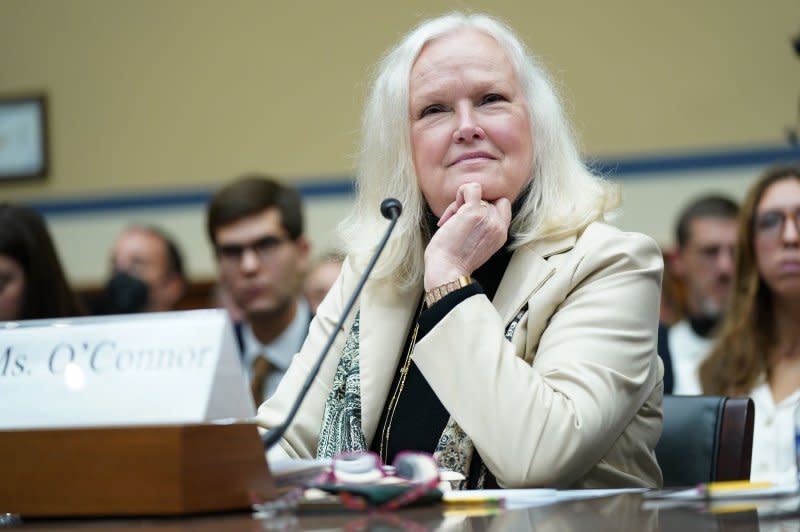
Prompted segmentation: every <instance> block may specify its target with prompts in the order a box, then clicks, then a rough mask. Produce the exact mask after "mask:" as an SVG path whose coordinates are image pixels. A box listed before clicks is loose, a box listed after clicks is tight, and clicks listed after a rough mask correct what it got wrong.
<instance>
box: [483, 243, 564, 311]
mask: <svg viewBox="0 0 800 532" xmlns="http://www.w3.org/2000/svg"><path fill="white" fill-rule="evenodd" d="M574 245H575V236H574V235H571V236H568V237H565V238H560V239H555V240H544V241H538V242H534V243H532V244H529V245H525V246H522V247H520V248H518V249H516V250H515V251H514V254H513V255H512V256H511V261H510V262H509V263H508V267H507V268H506V273H505V275H503V280H502V281H501V282H500V286H498V288H497V293H496V294H495V296H494V299H493V300H492V303H493V304H494V306H495V308H497V311H498V312H499V313H500V317H501V318H502V319H503V323H506V324H507V323H509V322H510V321H511V320H512V319H513V318H514V316H515V315H516V313H517V312H519V310H520V309H521V308H522V306H523V305H524V304H525V302H526V301H528V300H529V299H530V298H531V296H532V295H533V294H534V293H535V292H536V291H537V290H539V288H541V287H542V285H544V283H545V282H546V281H547V280H548V279H549V278H550V277H551V276H552V275H553V274H554V273H555V271H556V269H555V267H554V266H553V265H552V264H550V263H549V262H548V261H547V260H546V259H547V258H548V257H550V256H551V255H555V254H556V253H562V252H564V251H566V250H568V249H570V248H572V246H574Z"/></svg>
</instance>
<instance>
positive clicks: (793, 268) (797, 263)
mask: <svg viewBox="0 0 800 532" xmlns="http://www.w3.org/2000/svg"><path fill="white" fill-rule="evenodd" d="M780 271H781V273H800V260H785V261H782V262H781V267H780Z"/></svg>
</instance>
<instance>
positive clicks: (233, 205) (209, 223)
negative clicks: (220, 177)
mask: <svg viewBox="0 0 800 532" xmlns="http://www.w3.org/2000/svg"><path fill="white" fill-rule="evenodd" d="M270 208H275V209H278V211H279V212H280V214H281V225H283V228H284V229H286V232H288V233H289V237H290V238H291V239H292V240H297V239H298V238H299V237H300V236H301V235H302V234H303V205H302V202H301V200H300V194H299V193H298V192H297V191H296V190H295V189H293V188H291V187H288V186H286V185H284V184H282V183H280V182H279V181H277V180H276V179H274V178H271V177H268V176H264V175H257V174H250V175H245V176H242V177H239V178H237V179H236V180H234V181H233V182H231V183H229V184H227V185H225V186H224V187H222V188H221V189H219V190H218V191H217V192H216V193H215V194H214V195H213V196H212V197H211V200H210V201H209V203H208V209H207V211H206V214H207V216H206V230H207V231H208V239H209V240H210V241H211V243H212V244H216V243H217V240H216V232H217V230H218V229H219V228H220V227H223V226H226V225H230V224H232V223H235V222H238V221H239V220H241V219H243V218H247V217H249V216H254V215H256V214H259V213H261V212H263V211H264V210H266V209H270Z"/></svg>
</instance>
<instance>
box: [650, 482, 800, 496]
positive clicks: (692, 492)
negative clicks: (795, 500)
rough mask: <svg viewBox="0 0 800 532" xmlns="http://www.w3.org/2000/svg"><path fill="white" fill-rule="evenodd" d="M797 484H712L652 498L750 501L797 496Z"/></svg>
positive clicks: (652, 494)
mask: <svg viewBox="0 0 800 532" xmlns="http://www.w3.org/2000/svg"><path fill="white" fill-rule="evenodd" d="M797 493H798V485H797V484H794V483H792V484H772V483H769V482H748V481H741V482H739V481H733V482H711V483H708V484H700V485H699V486H696V487H694V488H689V489H683V490H677V491H665V492H652V493H651V494H648V496H649V497H651V498H664V499H681V500H698V499H749V498H753V497H776V496H785V495H795V494H797Z"/></svg>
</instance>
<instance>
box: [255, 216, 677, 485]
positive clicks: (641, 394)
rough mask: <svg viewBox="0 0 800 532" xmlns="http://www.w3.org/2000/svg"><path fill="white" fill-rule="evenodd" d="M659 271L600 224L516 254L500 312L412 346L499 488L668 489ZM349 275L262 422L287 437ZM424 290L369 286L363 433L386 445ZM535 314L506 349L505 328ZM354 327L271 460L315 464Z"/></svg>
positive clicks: (475, 311)
mask: <svg viewBox="0 0 800 532" xmlns="http://www.w3.org/2000/svg"><path fill="white" fill-rule="evenodd" d="M662 270H663V262H662V258H661V252H660V251H659V248H658V246H657V245H656V244H655V242H653V241H652V240H651V239H650V238H648V237H646V236H644V235H641V234H638V233H623V232H621V231H619V230H618V229H616V228H613V227H611V226H608V225H605V224H601V223H594V224H591V225H590V226H589V227H588V228H587V229H586V230H585V231H584V232H583V233H582V234H581V235H579V236H577V235H576V236H571V237H567V238H562V239H558V240H549V241H540V242H536V243H532V244H530V245H526V246H524V247H522V248H520V249H518V250H516V251H515V252H514V254H513V256H512V258H511V261H510V263H509V265H508V268H507V270H506V273H505V275H504V277H503V279H502V281H501V283H500V286H499V288H498V290H497V293H496V295H495V297H494V300H493V301H489V300H488V299H487V298H486V296H484V295H482V294H481V295H476V296H472V297H470V298H468V299H466V300H465V301H463V302H461V303H460V304H458V305H457V306H456V307H455V308H454V309H453V310H451V311H450V312H449V313H448V314H447V315H446V316H445V317H444V319H442V320H441V321H440V322H439V323H438V324H437V325H436V326H435V327H434V328H433V329H432V330H431V331H430V332H429V333H428V334H427V335H426V336H425V337H424V338H422V339H421V340H420V341H419V342H418V343H417V345H416V347H415V350H414V354H413V357H414V361H415V363H416V364H417V366H418V367H419V369H420V371H421V372H422V374H423V375H424V377H425V379H426V380H427V381H428V382H429V384H430V385H431V387H432V388H433V390H434V391H435V392H436V394H437V395H438V397H439V398H440V400H441V401H442V403H443V405H444V406H445V408H446V409H447V410H448V412H450V414H451V415H452V416H453V417H454V418H455V420H456V421H457V422H458V424H459V425H460V426H461V428H462V429H464V431H465V432H466V433H467V434H468V435H469V436H470V437H471V438H472V440H473V443H474V444H475V447H476V448H477V449H478V451H479V452H480V455H481V457H482V458H483V460H484V462H485V463H486V465H487V467H488V468H489V470H490V471H491V472H492V473H493V474H494V475H495V477H496V478H497V481H498V483H499V484H500V485H501V486H503V487H509V488H510V487H532V486H557V487H581V488H595V487H623V486H647V487H660V486H661V484H662V478H661V471H660V469H659V467H658V464H657V463H656V458H655V454H654V452H653V449H654V448H655V445H656V443H657V441H658V439H659V437H660V435H661V425H662V423H661V396H662V378H663V368H662V366H661V361H660V359H659V358H658V356H656V327H657V323H658V312H659V297H660V291H661V274H662ZM358 275H359V273H358V272H356V271H354V270H353V268H352V264H351V263H350V261H349V260H348V261H346V262H345V265H344V268H343V269H342V273H341V275H340V277H339V279H338V280H337V282H336V283H335V285H334V286H333V288H332V289H331V292H330V293H329V295H328V297H326V299H325V301H324V302H323V303H322V305H321V306H320V307H319V309H318V311H317V315H316V318H315V319H314V321H313V322H312V323H311V327H310V330H309V336H308V338H307V340H306V342H305V344H304V345H303V348H302V350H301V351H300V353H298V354H297V355H296V356H295V358H294V360H293V362H292V364H291V366H290V367H289V370H288V371H287V373H286V375H285V377H284V379H283V381H282V382H281V384H280V386H279V387H278V390H277V392H276V393H275V395H273V397H272V398H271V399H270V400H269V401H267V402H266V403H264V404H263V405H262V406H261V408H260V409H259V413H258V416H259V418H260V419H261V421H262V422H264V423H265V424H267V425H268V426H274V425H277V424H278V423H280V422H281V421H282V420H283V418H284V416H285V413H286V412H287V411H288V409H289V405H290V404H291V403H292V401H293V400H294V398H295V396H296V395H297V393H298V391H299V390H300V388H301V386H302V383H303V381H304V380H305V377H306V375H307V373H308V371H309V368H310V367H311V366H312V365H313V364H314V362H315V360H316V358H317V355H318V353H320V352H321V350H322V348H323V346H324V344H325V342H326V340H327V338H328V335H329V334H330V333H331V331H332V329H333V327H334V326H335V324H336V321H337V319H338V317H339V315H340V312H341V309H342V308H343V307H344V305H345V303H346V301H347V298H348V297H349V296H350V294H351V293H352V291H353V288H354V286H355V284H356V283H357V281H358ZM421 292H422V288H421V286H420V287H417V288H416V289H414V290H409V291H404V292H401V291H398V290H397V289H396V288H395V287H394V286H393V285H392V284H391V283H387V282H372V281H370V282H368V283H367V285H366V286H365V289H364V291H363V293H362V295H361V298H360V302H359V304H360V309H361V318H360V338H359V342H360V368H361V400H362V411H361V416H362V428H363V431H364V435H365V437H366V440H367V444H370V442H371V441H372V438H373V437H374V435H375V433H376V431H377V425H378V421H379V418H380V415H381V411H382V408H383V406H384V402H385V400H386V397H387V394H388V393H389V387H390V385H391V382H392V377H393V376H394V373H395V370H396V368H397V364H398V362H399V357H400V355H401V350H402V348H403V344H404V342H405V339H406V335H407V334H408V331H409V328H410V327H411V324H412V321H413V320H414V319H415V316H414V311H415V309H416V304H417V302H418V301H419V297H420V294H421ZM525 303H527V304H528V311H527V313H525V314H524V316H523V317H522V319H521V320H520V322H519V324H518V326H517V328H516V330H515V332H514V336H513V338H512V341H511V342H509V341H507V340H506V339H505V338H504V331H505V329H506V326H507V325H508V324H509V323H510V322H511V320H512V319H513V318H514V316H515V315H516V314H517V313H518V312H519V311H520V309H522V308H523V306H524V305H525ZM353 318H354V316H350V317H349V318H348V322H347V323H346V325H345V327H344V329H343V330H341V331H339V333H338V335H337V338H336V341H335V343H334V344H333V347H332V349H331V352H330V354H329V356H328V358H327V359H326V361H325V363H324V364H323V366H322V369H321V371H320V373H319V375H318V376H317V378H316V380H315V381H314V384H313V385H312V387H311V389H310V391H309V393H308V395H307V397H306V399H305V400H304V402H303V404H302V406H301V408H300V410H299V412H298V415H297V418H296V419H295V422H294V423H293V424H292V426H291V427H290V429H289V430H288V431H287V433H286V436H285V437H284V439H283V440H282V441H281V443H280V449H277V448H276V449H275V450H273V451H272V452H271V453H270V456H271V457H273V458H274V457H276V456H281V455H288V456H290V457H302V458H311V457H314V455H315V452H316V446H317V438H318V433H319V429H320V424H321V420H322V414H323V409H324V406H325V401H326V399H327V397H328V394H329V392H330V389H331V383H332V381H333V375H334V373H335V370H336V365H337V363H338V357H339V354H340V353H341V351H342V347H343V345H344V340H345V337H346V335H347V331H349V328H350V324H351V323H352V320H353Z"/></svg>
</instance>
